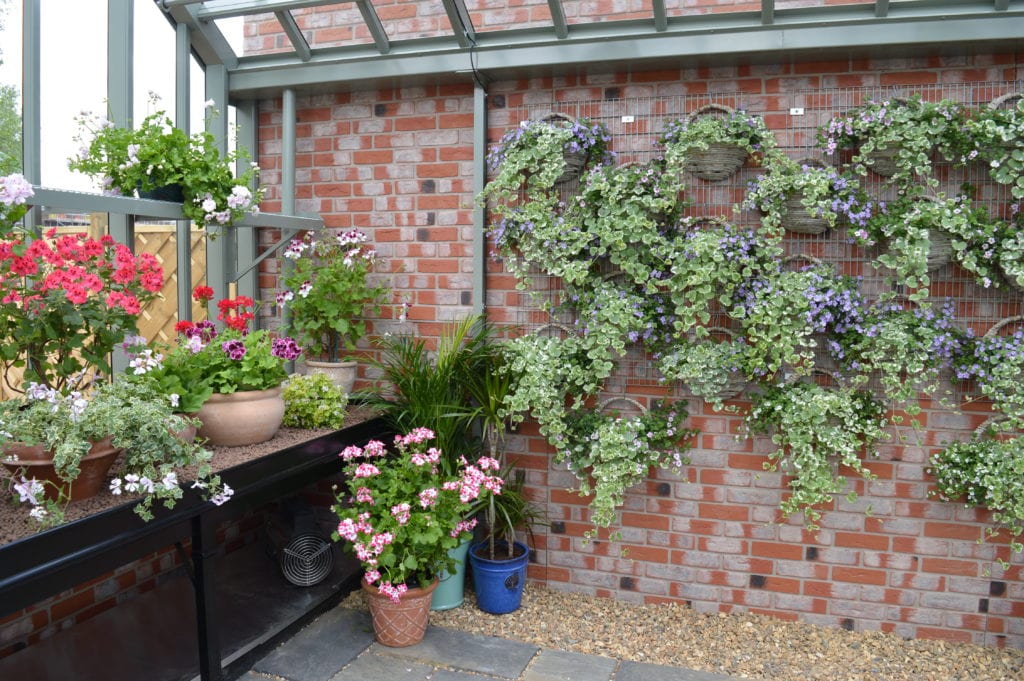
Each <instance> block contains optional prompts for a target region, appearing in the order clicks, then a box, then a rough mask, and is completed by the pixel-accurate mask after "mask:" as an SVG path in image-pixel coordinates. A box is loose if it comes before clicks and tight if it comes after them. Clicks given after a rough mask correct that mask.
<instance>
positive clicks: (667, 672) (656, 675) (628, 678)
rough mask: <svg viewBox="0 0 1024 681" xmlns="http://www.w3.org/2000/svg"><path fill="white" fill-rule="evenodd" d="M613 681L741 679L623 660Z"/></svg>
mask: <svg viewBox="0 0 1024 681" xmlns="http://www.w3.org/2000/svg"><path fill="white" fill-rule="evenodd" d="M615 681H741V679H738V678H737V677H735V676H726V675H725V674H715V673H713V672H703V671H698V670H696V669H682V668H680V667H667V666H664V665H660V664H647V663H646V662H627V661H623V663H622V664H621V665H620V666H619V671H618V672H617V673H616V674H615Z"/></svg>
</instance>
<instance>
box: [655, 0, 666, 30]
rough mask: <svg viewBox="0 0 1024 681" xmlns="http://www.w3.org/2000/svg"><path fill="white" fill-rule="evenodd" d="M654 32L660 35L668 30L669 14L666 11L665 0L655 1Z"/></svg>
mask: <svg viewBox="0 0 1024 681" xmlns="http://www.w3.org/2000/svg"><path fill="white" fill-rule="evenodd" d="M652 9H653V10H654V30H655V31H657V32H658V33H661V32H663V31H666V30H668V12H666V11H665V0H654V2H653V3H652Z"/></svg>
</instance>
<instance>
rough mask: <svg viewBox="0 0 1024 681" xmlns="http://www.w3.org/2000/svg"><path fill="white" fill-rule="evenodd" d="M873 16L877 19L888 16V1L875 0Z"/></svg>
mask: <svg viewBox="0 0 1024 681" xmlns="http://www.w3.org/2000/svg"><path fill="white" fill-rule="evenodd" d="M875 16H876V17H879V18H883V17H887V16H889V0H875Z"/></svg>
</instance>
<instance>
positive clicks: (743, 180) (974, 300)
mask: <svg viewBox="0 0 1024 681" xmlns="http://www.w3.org/2000/svg"><path fill="white" fill-rule="evenodd" d="M1021 91H1024V83H1021V82H1016V83H1015V82H986V83H958V84H946V85H935V86H920V85H914V86H904V87H884V88H883V87H860V88H835V89H818V90H807V91H798V92H793V93H783V94H772V95H765V94H748V93H730V94H723V93H718V94H714V95H708V94H703V95H679V96H666V97H643V98H626V99H615V100H597V101H593V100H591V101H575V102H566V101H550V102H545V103H536V102H534V103H530V104H528V105H524V106H521V107H513V108H508V109H504V110H497V111H495V110H492V111H491V112H490V116H491V120H492V124H493V125H496V126H498V127H500V128H508V127H512V126H514V125H517V124H518V123H519V122H520V121H523V120H528V119H532V118H541V117H543V116H544V115H545V114H547V113H549V112H551V111H557V112H560V113H563V114H567V115H569V116H573V117H575V118H588V119H590V120H591V121H594V122H600V123H602V124H604V125H605V126H606V127H607V128H608V130H609V131H610V133H611V136H612V142H611V144H612V149H614V151H615V152H616V154H617V156H618V162H619V163H626V162H630V161H639V162H643V161H646V160H649V159H650V158H651V157H652V156H653V155H654V154H655V153H657V149H656V147H655V144H654V141H655V139H656V138H657V136H658V134H659V132H660V131H661V129H662V126H663V124H664V122H665V121H667V120H672V119H677V118H684V117H686V116H688V115H690V114H691V113H692V112H695V111H697V110H699V109H701V108H702V107H705V106H707V105H709V104H717V105H724V106H727V107H730V108H732V109H742V110H745V111H748V112H750V113H753V114H757V115H760V116H763V117H764V119H765V122H766V123H767V125H768V127H769V128H770V129H771V130H772V131H773V132H774V133H775V136H776V138H777V140H778V142H779V146H780V148H781V149H782V150H783V151H784V152H785V153H786V154H787V155H788V156H789V157H790V158H793V159H805V158H815V159H818V160H821V161H824V162H826V163H829V164H831V165H839V164H840V163H841V162H843V161H847V160H848V159H849V152H845V153H846V156H843V153H844V152H840V153H838V154H837V155H836V156H835V157H828V156H826V155H825V154H824V152H823V151H821V150H820V149H818V148H817V147H816V145H815V139H816V135H817V132H818V129H819V128H821V127H822V126H826V125H827V124H828V122H829V120H831V119H832V118H833V117H834V116H836V115H839V114H842V113H844V112H846V111H848V110H850V109H852V108H854V107H857V106H859V105H860V104H862V103H864V102H865V101H867V100H869V99H891V98H893V97H909V96H911V95H915V94H917V95H920V96H921V97H922V99H924V100H927V101H939V100H943V99H946V100H951V101H955V102H959V103H962V104H965V105H968V106H974V107H980V106H984V105H987V104H988V103H989V102H991V101H992V100H993V99H994V98H996V97H998V96H1000V95H1003V94H1006V93H1010V92H1021ZM798 109H802V113H797V111H796V110H798ZM760 172H762V171H761V169H760V168H757V167H753V166H751V165H749V163H748V165H747V166H745V167H744V168H742V169H741V170H740V172H738V173H737V174H735V175H733V176H732V177H730V178H728V179H727V180H724V181H721V182H708V181H705V180H702V179H699V178H697V177H694V176H688V177H686V178H684V182H685V184H686V190H685V197H686V198H687V200H688V201H689V204H690V207H689V208H688V209H687V211H686V214H688V215H692V216H707V215H710V216H717V217H720V218H724V219H727V220H729V221H731V222H733V223H734V224H739V225H758V224H759V215H757V214H756V213H753V212H751V211H737V210H735V207H736V206H737V205H738V204H739V203H740V202H741V201H742V200H743V196H744V192H745V189H746V187H747V185H748V183H749V182H750V181H751V180H753V179H754V178H756V177H757V176H758V174H759V173H760ZM935 172H936V176H937V177H938V178H939V179H940V181H941V186H940V189H939V190H940V191H942V192H945V193H946V194H947V195H949V196H952V195H955V194H957V193H959V192H960V186H961V184H962V183H964V182H967V183H970V184H971V185H973V186H975V187H976V188H977V190H978V194H977V197H978V198H977V199H976V201H975V204H976V205H983V206H985V207H986V208H987V209H988V210H989V212H990V213H991V214H993V215H998V216H1002V217H1006V216H1007V213H1008V209H1009V208H1008V207H1009V204H1010V195H1009V192H1008V191H1007V189H1006V188H1005V187H1003V186H1001V185H998V184H996V183H995V182H993V181H992V180H991V178H990V177H989V175H988V168H987V167H986V166H984V165H983V164H981V163H975V164H974V165H972V166H971V167H969V168H967V169H960V168H952V167H950V166H949V165H948V164H943V163H937V164H936V166H935ZM882 180H883V178H880V177H879V176H877V175H875V174H874V173H870V172H869V173H868V177H867V178H864V179H863V180H862V185H863V186H864V188H865V189H866V190H867V191H868V192H869V193H870V194H872V195H873V196H876V197H877V198H882V199H884V198H891V196H890V195H891V193H892V190H891V189H885V188H883V182H882ZM575 188H576V185H567V186H566V189H565V191H566V193H567V195H568V194H570V193H571V192H573V191H574V190H575ZM784 249H785V252H786V254H787V256H790V257H792V258H793V266H801V265H803V264H807V260H806V259H804V258H801V257H800V256H802V255H808V256H811V257H812V258H817V259H819V260H821V261H824V262H828V263H834V264H835V265H836V267H837V270H838V271H839V272H840V273H841V274H849V275H855V276H862V277H863V286H862V290H863V291H864V293H865V295H866V296H867V297H868V298H871V297H873V296H876V295H877V294H878V292H879V291H881V290H882V289H883V288H885V284H884V281H883V280H884V277H885V272H884V271H878V270H876V269H875V268H874V267H873V266H872V265H871V263H872V261H873V260H874V257H875V255H877V253H875V252H870V251H869V250H868V249H863V248H860V247H857V246H855V245H853V244H852V243H851V240H850V239H849V237H848V236H847V230H846V228H845V227H843V226H839V227H837V229H833V230H829V231H827V232H825V233H824V234H821V235H817V236H811V235H801V234H793V233H790V232H787V233H786V238H785V241H784ZM929 275H930V277H931V286H930V287H929V288H930V291H931V293H932V299H931V300H932V301H933V302H935V303H941V302H942V301H944V300H945V299H946V298H947V297H950V298H953V299H954V300H955V301H956V310H957V321H958V323H959V324H960V325H961V326H962V327H964V328H968V327H969V328H971V329H973V330H974V332H975V333H976V334H979V335H980V334H983V333H984V332H985V331H987V330H988V329H989V328H991V326H992V325H993V324H994V323H996V322H997V321H999V320H1000V319H1003V318H1005V317H1009V316H1014V315H1022V314H1024V294H1021V293H1019V292H1017V291H1014V290H1013V289H1011V288H1008V287H1007V286H1005V285H1003V286H1002V287H1001V288H990V289H985V288H983V287H981V286H980V285H978V284H977V283H975V281H974V278H973V276H972V275H971V274H970V273H969V272H966V271H964V270H962V269H961V268H960V267H958V266H957V265H956V264H955V263H953V264H949V265H946V266H944V267H943V268H942V269H940V270H936V271H933V272H930V273H929ZM532 289H533V291H534V292H536V293H539V294H541V295H542V297H543V298H544V299H546V300H547V301H550V302H557V299H558V291H559V289H560V283H559V282H558V280H556V279H553V278H551V277H547V276H544V275H540V274H537V275H535V276H534V277H533V278H532ZM519 301H520V302H519V306H518V308H517V309H516V310H515V318H516V321H517V324H518V325H519V326H520V327H521V328H522V329H523V330H525V331H529V330H536V329H538V328H540V327H543V326H544V325H545V324H548V323H549V322H551V321H560V322H562V323H565V322H570V323H571V321H572V320H571V319H568V318H565V317H563V318H561V319H558V320H553V319H551V318H550V317H549V315H548V314H547V313H545V312H543V311H542V310H541V309H540V308H539V306H538V304H537V302H536V300H535V299H533V300H532V299H531V296H530V295H529V294H526V293H524V294H522V295H521V296H520V299H519ZM1011 330H1012V329H1011ZM659 385H663V383H662V382H661V377H660V374H659V373H658V372H657V370H656V369H655V366H654V363H653V361H651V359H650V358H649V357H647V356H646V355H645V354H644V352H643V350H642V349H641V348H639V347H637V348H634V349H631V350H630V351H629V353H627V356H626V357H624V358H622V359H621V360H620V362H619V367H618V370H617V372H616V375H615V376H613V377H612V379H610V380H609V381H608V385H607V386H606V392H607V393H609V394H625V393H627V392H628V391H629V389H636V388H645V387H652V386H659ZM673 393H674V394H675V395H676V396H678V397H686V396H688V393H687V391H686V390H685V388H684V387H682V386H679V385H675V386H673ZM953 397H954V399H957V400H959V399H962V398H963V397H964V395H963V394H959V391H958V390H956V389H955V388H954V395H953Z"/></svg>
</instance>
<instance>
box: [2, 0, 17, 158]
mask: <svg viewBox="0 0 1024 681" xmlns="http://www.w3.org/2000/svg"><path fill="white" fill-rule="evenodd" d="M21 6H22V5H21V3H20V2H8V3H4V4H3V5H0V175H9V174H10V173H13V172H18V171H20V170H21V169H22V162H21V158H22V156H21Z"/></svg>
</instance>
